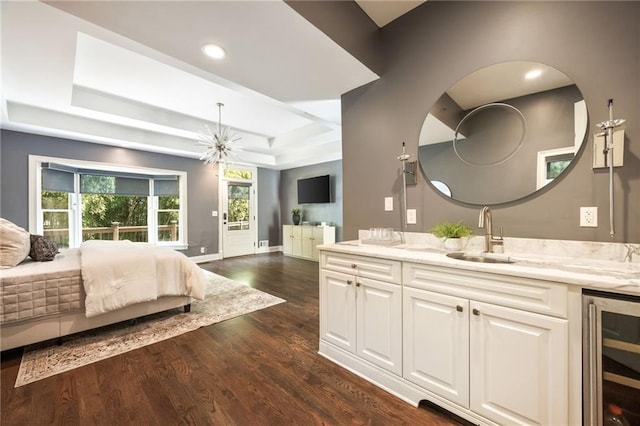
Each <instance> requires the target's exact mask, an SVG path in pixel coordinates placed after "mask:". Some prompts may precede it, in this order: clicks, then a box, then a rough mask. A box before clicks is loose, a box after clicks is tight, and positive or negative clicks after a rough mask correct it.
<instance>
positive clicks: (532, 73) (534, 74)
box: [524, 70, 542, 80]
mask: <svg viewBox="0 0 640 426" xmlns="http://www.w3.org/2000/svg"><path fill="white" fill-rule="evenodd" d="M541 75H542V71H540V70H531V71H529V72H528V73H526V74H525V75H524V78H526V79H527V80H533V79H534V78H538V77H540V76H541Z"/></svg>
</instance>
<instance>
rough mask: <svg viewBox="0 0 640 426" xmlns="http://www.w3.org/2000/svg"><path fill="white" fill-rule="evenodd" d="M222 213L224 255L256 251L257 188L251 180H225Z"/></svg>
mask: <svg viewBox="0 0 640 426" xmlns="http://www.w3.org/2000/svg"><path fill="white" fill-rule="evenodd" d="M224 182H225V184H224V185H222V188H223V203H222V204H223V213H222V252H223V257H234V256H244V255H247V254H255V252H256V241H255V239H256V237H255V236H256V232H255V226H256V220H255V216H256V215H255V211H254V210H255V202H254V197H255V190H254V188H253V184H252V183H250V182H235V181H231V180H228V181H224Z"/></svg>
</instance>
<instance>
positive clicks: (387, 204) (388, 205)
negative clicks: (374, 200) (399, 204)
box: [384, 197, 393, 212]
mask: <svg viewBox="0 0 640 426" xmlns="http://www.w3.org/2000/svg"><path fill="white" fill-rule="evenodd" d="M384 211H385V212H392V211H393V197H384Z"/></svg>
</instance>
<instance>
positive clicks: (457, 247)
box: [444, 238, 465, 251]
mask: <svg viewBox="0 0 640 426" xmlns="http://www.w3.org/2000/svg"><path fill="white" fill-rule="evenodd" d="M464 246H465V244H464V238H445V239H444V248H445V249H447V250H449V251H461V250H462V249H463V248H464Z"/></svg>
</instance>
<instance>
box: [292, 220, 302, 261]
mask: <svg viewBox="0 0 640 426" xmlns="http://www.w3.org/2000/svg"><path fill="white" fill-rule="evenodd" d="M291 235H292V238H291V254H292V255H293V256H302V226H292V227H291Z"/></svg>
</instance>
